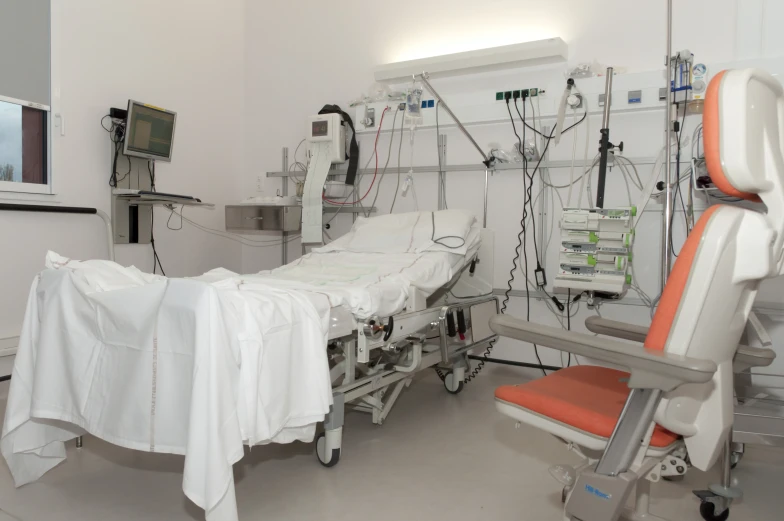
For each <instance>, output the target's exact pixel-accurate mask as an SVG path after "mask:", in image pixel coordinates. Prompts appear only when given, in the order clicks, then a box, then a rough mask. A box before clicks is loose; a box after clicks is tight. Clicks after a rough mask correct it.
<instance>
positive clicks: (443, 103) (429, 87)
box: [414, 72, 493, 168]
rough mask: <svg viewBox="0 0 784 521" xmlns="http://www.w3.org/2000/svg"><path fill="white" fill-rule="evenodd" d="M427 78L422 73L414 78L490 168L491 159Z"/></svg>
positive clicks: (424, 73) (426, 75) (426, 74)
mask: <svg viewBox="0 0 784 521" xmlns="http://www.w3.org/2000/svg"><path fill="white" fill-rule="evenodd" d="M429 77H430V76H429V75H428V73H426V72H423V73H422V74H417V75H416V76H415V77H414V78H415V79H417V80H419V81H421V82H422V83H424V84H425V87H427V90H429V91H430V93H431V94H432V95H433V96H435V97H436V98H438V101H439V104H440V106H441V107H443V108H444V110H445V111H446V112H447V114H449V116H450V117H451V118H452V119H453V120H454V121H455V123H457V127H458V128H459V129H460V131H461V132H462V133H463V135H465V137H467V138H468V140H469V141H470V142H471V144H472V145H474V147H475V148H476V149H477V150H478V151H479V153H480V154H481V155H482V163H483V164H484V165H485V166H486V167H487V168H490V166H491V165H492V163H493V160H492V159H491V158H489V157H487V154H485V153H484V151H483V150H482V147H480V146H479V144H478V143H477V142H476V140H475V139H474V138H473V136H472V135H471V134H469V133H468V130H466V128H465V127H464V126H463V124H462V123H461V122H460V120H459V119H457V116H455V113H454V112H452V109H450V108H449V105H448V104H447V103H446V101H444V98H442V97H441V95H440V94H438V92H437V91H436V89H434V88H433V86H432V85H431V84H430V82H429V81H428V78H429Z"/></svg>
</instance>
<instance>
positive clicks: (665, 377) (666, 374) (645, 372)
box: [490, 315, 717, 391]
mask: <svg viewBox="0 0 784 521" xmlns="http://www.w3.org/2000/svg"><path fill="white" fill-rule="evenodd" d="M490 329H492V330H493V331H494V332H496V333H498V334H499V335H501V336H506V337H509V338H515V339H517V340H523V341H525V342H531V343H534V344H538V345H542V346H546V347H552V348H554V349H559V350H561V351H567V352H569V353H574V354H577V355H582V356H586V357H588V358H593V359H596V360H601V361H603V362H608V363H611V364H616V365H620V366H622V367H626V368H628V369H629V370H630V371H631V378H630V379H629V387H630V388H632V389H635V388H638V389H659V390H662V391H672V390H673V389H676V388H677V387H679V386H681V385H683V384H686V383H705V382H707V381H709V380H710V379H711V378H712V377H713V374H714V373H715V372H716V370H717V367H716V364H715V363H714V362H713V361H711V360H702V359H698V358H689V357H685V356H680V355H673V354H670V353H667V352H664V351H653V350H650V349H645V348H644V347H638V346H635V345H630V344H628V343H625V342H617V341H615V340H610V339H605V338H597V337H595V336H591V335H586V334H582V333H575V332H573V331H564V330H562V329H556V328H552V327H549V326H543V325H540V324H533V323H531V322H526V321H525V320H520V319H516V318H512V317H507V316H503V315H497V316H495V317H493V318H491V319H490Z"/></svg>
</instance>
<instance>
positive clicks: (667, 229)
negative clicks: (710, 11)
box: [654, 0, 674, 291]
mask: <svg viewBox="0 0 784 521" xmlns="http://www.w3.org/2000/svg"><path fill="white" fill-rule="evenodd" d="M665 67H666V71H667V110H665V111H664V112H665V115H664V119H665V125H666V137H665V145H664V148H665V152H664V153H665V161H666V163H665V164H666V170H665V174H664V176H665V178H664V189H665V192H664V193H665V200H664V213H663V214H662V219H663V222H662V242H661V244H662V264H661V290H662V291H664V285H665V284H666V283H667V277H669V276H670V269H671V267H672V256H671V255H670V251H671V250H672V213H673V193H672V156H671V152H672V120H671V114H672V101H673V99H672V97H673V95H674V93H673V91H672V85H671V84H670V77H671V75H672V70H671V68H672V0H667V57H666V60H665ZM654 175H656V172H654Z"/></svg>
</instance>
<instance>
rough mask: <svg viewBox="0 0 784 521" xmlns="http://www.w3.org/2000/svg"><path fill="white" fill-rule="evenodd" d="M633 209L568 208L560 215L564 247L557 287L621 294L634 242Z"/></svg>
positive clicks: (577, 290)
mask: <svg viewBox="0 0 784 521" xmlns="http://www.w3.org/2000/svg"><path fill="white" fill-rule="evenodd" d="M636 214H637V209H636V208H634V207H631V208H593V209H587V210H583V209H573V208H567V209H565V210H564V211H563V216H562V217H561V247H560V258H559V269H558V274H557V275H556V277H555V287H557V288H564V289H570V290H572V291H573V292H578V293H582V292H583V291H593V292H602V293H610V294H613V295H622V294H623V293H625V292H626V289H627V286H628V285H629V284H631V280H630V276H629V275H628V267H629V263H630V262H631V260H632V253H631V252H632V245H633V243H634V217H635V216H636Z"/></svg>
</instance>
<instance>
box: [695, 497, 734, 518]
mask: <svg viewBox="0 0 784 521" xmlns="http://www.w3.org/2000/svg"><path fill="white" fill-rule="evenodd" d="M700 515H701V516H702V518H703V519H704V520H705V521H727V519H729V517H730V509H729V508H728V509H727V510H725V511H724V512H722V513H721V514H719V515H716V505H715V504H714V503H712V502H710V501H703V502H702V503H700Z"/></svg>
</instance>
